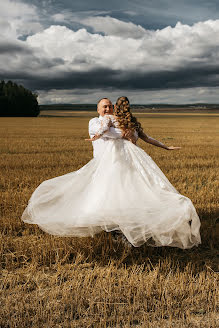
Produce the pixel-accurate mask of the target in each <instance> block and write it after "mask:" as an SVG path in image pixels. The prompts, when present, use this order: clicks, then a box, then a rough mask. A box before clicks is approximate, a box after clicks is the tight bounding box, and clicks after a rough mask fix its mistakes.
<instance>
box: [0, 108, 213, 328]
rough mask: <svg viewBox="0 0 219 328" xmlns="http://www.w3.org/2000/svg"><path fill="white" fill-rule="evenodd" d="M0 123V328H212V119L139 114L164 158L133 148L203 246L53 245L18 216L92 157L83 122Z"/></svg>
mask: <svg viewBox="0 0 219 328" xmlns="http://www.w3.org/2000/svg"><path fill="white" fill-rule="evenodd" d="M92 115H96V113H84V114H81V116H80V115H77V116H72V117H32V118H29V117H20V118H16V117H15V118H9V117H4V118H1V123H0V140H1V142H0V153H1V157H0V168H1V173H0V174H1V176H0V188H1V196H0V197H1V221H0V224H1V300H0V301H1V307H0V312H1V313H0V326H1V327H19V328H24V327H28V328H29V327H47V328H51V327H55V328H58V327H61V328H62V327H80V328H90V327H93V328H96V327H101V328H102V327H116V328H117V327H125V328H126V327H136V328H137V327H143V328H147V327H150V328H161V327H162V328H166V327H174V328H179V327H186V328H187V327H189V328H193V327H194V328H196V327H197V328H198V327H217V326H218V325H219V316H218V314H217V298H218V294H217V289H216V287H217V278H218V273H217V271H218V258H217V252H218V248H217V239H218V235H219V230H218V225H217V221H218V217H219V207H218V185H219V179H218V175H217V174H218V163H219V150H218V146H219V135H218V133H217V131H219V114H215V115H214V114H206V115H199V114H193V115H189V114H182V115H180V114H178V115H174V114H171V115H170V114H167V115H165V114H162V115H159V114H157V115H156V114H148V115H146V114H145V115H144V114H139V115H137V114H136V116H139V121H140V122H141V123H142V126H143V127H144V130H145V132H146V133H148V134H149V135H150V136H152V137H154V138H155V139H157V140H160V141H162V142H164V143H165V144H167V145H168V146H171V145H173V146H181V147H182V148H181V149H180V150H174V151H167V150H165V149H162V148H158V147H155V146H152V145H150V144H146V143H144V142H143V141H141V140H140V141H138V145H139V146H141V147H142V148H143V149H144V150H145V151H146V152H147V153H148V154H149V155H150V156H151V157H152V159H153V160H154V161H155V162H156V163H157V165H158V166H159V167H160V168H161V170H162V171H163V172H164V174H165V175H166V176H167V177H168V179H169V180H170V182H171V183H172V184H173V185H174V186H175V187H176V189H178V190H179V191H180V193H181V194H183V195H185V196H187V197H189V198H190V199H191V200H192V202H193V204H194V206H195V208H196V210H197V213H198V215H199V217H200V220H201V238H202V244H201V245H200V246H198V247H193V248H192V249H187V250H182V249H179V248H171V247H149V246H147V245H145V244H144V245H143V246H141V247H131V248H129V247H128V246H127V245H125V244H124V243H122V242H121V241H118V242H116V241H114V240H112V238H111V234H110V233H107V232H104V231H103V232H101V233H100V234H97V235H95V237H94V238H92V237H90V238H71V237H56V236H52V235H49V234H46V233H45V232H43V231H42V230H40V229H39V228H38V227H37V226H35V225H29V224H25V223H23V222H22V221H21V219H20V218H21V215H22V212H23V210H24V209H25V207H26V205H27V202H28V199H29V198H30V196H31V194H32V192H33V191H34V189H35V188H36V187H37V186H38V185H39V184H40V183H41V182H42V181H44V180H47V179H50V178H53V177H56V176H59V175H63V174H66V173H69V172H71V171H75V170H78V169H79V168H81V167H82V166H83V165H85V164H86V163H87V162H88V161H89V160H90V159H91V158H92V145H91V143H89V142H86V141H84V139H85V138H87V137H88V121H89V119H90V118H91V116H92Z"/></svg>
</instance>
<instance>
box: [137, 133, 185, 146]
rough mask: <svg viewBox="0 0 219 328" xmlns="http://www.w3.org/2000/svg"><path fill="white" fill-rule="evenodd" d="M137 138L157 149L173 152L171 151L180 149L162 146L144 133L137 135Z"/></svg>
mask: <svg viewBox="0 0 219 328" xmlns="http://www.w3.org/2000/svg"><path fill="white" fill-rule="evenodd" d="M139 138H141V139H142V140H144V141H145V142H147V143H150V144H152V145H154V146H157V147H161V148H164V149H166V150H173V149H180V148H181V147H174V146H170V147H168V146H166V145H164V144H163V143H162V142H161V141H158V140H156V139H154V138H152V137H150V136H148V135H147V134H146V133H144V132H140V133H139Z"/></svg>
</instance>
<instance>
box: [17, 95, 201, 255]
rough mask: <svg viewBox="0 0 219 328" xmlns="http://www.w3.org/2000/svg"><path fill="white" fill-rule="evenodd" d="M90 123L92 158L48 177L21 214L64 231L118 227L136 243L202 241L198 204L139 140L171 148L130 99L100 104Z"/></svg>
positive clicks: (88, 233)
mask: <svg viewBox="0 0 219 328" xmlns="http://www.w3.org/2000/svg"><path fill="white" fill-rule="evenodd" d="M97 111H98V113H99V117H96V118H93V119H91V120H90V122H89V134H90V139H86V140H89V141H92V142H93V147H94V157H93V158H92V159H91V160H90V161H89V162H88V163H87V164H86V165H84V166H83V167H81V168H80V169H79V170H77V171H73V172H70V173H67V174H64V175H62V176H58V177H54V178H52V179H49V180H45V181H43V182H42V183H41V184H40V185H39V186H38V187H37V188H36V189H35V191H34V192H33V194H32V196H31V198H30V200H29V204H28V206H27V207H26V209H25V211H24V213H23V215H22V219H23V221H24V222H27V223H34V224H37V225H38V226H39V227H40V228H41V229H42V230H44V231H46V232H48V233H50V234H53V235H58V236H73V237H89V236H91V237H94V235H95V234H97V233H99V232H101V231H103V230H104V231H106V232H112V231H114V232H116V231H117V232H118V233H119V234H122V236H123V237H124V238H125V239H127V240H128V243H130V245H132V246H134V247H139V246H141V245H143V244H144V243H147V245H149V246H171V247H179V248H182V249H185V248H191V247H193V246H198V245H199V244H200V243H201V237H200V231H199V230H200V220H199V217H198V214H197V212H196V209H195V207H194V205H193V203H192V201H191V200H190V199H189V198H188V197H186V196H184V195H181V194H180V193H179V191H178V190H176V189H175V187H174V186H173V185H172V184H171V183H170V181H169V180H168V179H167V177H166V176H165V175H164V173H163V172H162V171H161V169H160V168H159V167H158V166H157V164H156V163H155V162H154V161H153V159H152V158H151V157H150V156H149V155H148V154H147V153H146V152H145V151H144V150H143V149H142V148H141V147H139V146H137V145H136V141H137V139H138V138H141V139H142V140H144V141H146V142H148V143H150V144H152V145H155V146H158V147H162V148H164V149H167V150H173V149H179V148H180V147H173V146H171V147H168V146H166V145H164V144H163V143H161V142H160V141H157V140H155V139H153V138H152V137H150V136H148V135H147V134H145V133H144V131H143V128H142V126H141V124H140V122H138V120H137V119H136V118H135V117H134V116H133V115H132V113H131V109H130V103H129V100H128V98H127V97H120V98H118V100H117V102H116V104H115V106H114V112H113V106H112V103H111V101H110V100H109V99H107V98H103V99H101V100H100V101H99V102H98V104H97Z"/></svg>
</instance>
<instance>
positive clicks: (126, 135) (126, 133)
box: [122, 130, 137, 145]
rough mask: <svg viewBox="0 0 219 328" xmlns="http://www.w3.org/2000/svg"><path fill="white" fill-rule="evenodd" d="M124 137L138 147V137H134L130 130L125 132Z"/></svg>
mask: <svg viewBox="0 0 219 328" xmlns="http://www.w3.org/2000/svg"><path fill="white" fill-rule="evenodd" d="M122 137H123V138H124V139H126V140H128V141H131V142H132V143H133V144H135V145H136V141H137V139H136V137H135V136H134V134H133V132H132V131H130V130H126V131H123V133H122Z"/></svg>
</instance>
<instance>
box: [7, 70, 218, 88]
mask: <svg viewBox="0 0 219 328" xmlns="http://www.w3.org/2000/svg"><path fill="white" fill-rule="evenodd" d="M217 74H219V67H218V66H215V67H209V68H207V67H206V68H204V69H202V70H200V68H193V67H190V68H189V67H187V68H186V69H181V70H179V71H175V72H171V71H169V72H150V73H144V74H142V73H136V72H135V71H133V72H122V71H119V70H118V71H112V70H110V69H98V70H92V71H90V72H71V73H65V74H63V76H62V77H61V76H59V77H56V78H54V77H53V78H50V77H49V76H48V77H43V78H42V77H40V78H37V77H34V78H33V77H32V76H31V74H28V73H26V74H23V73H21V72H20V73H19V74H16V73H10V74H8V75H7V78H8V79H13V80H17V81H19V82H20V83H21V82H22V83H23V84H25V85H26V87H29V88H31V89H32V90H50V89H57V90H61V89H65V90H68V89H69V90H73V89H81V90H82V92H83V89H86V90H87V89H111V90H116V89H120V90H159V89H163V90H165V89H179V88H192V87H209V86H212V87H216V86H219V79H218V78H217Z"/></svg>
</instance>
